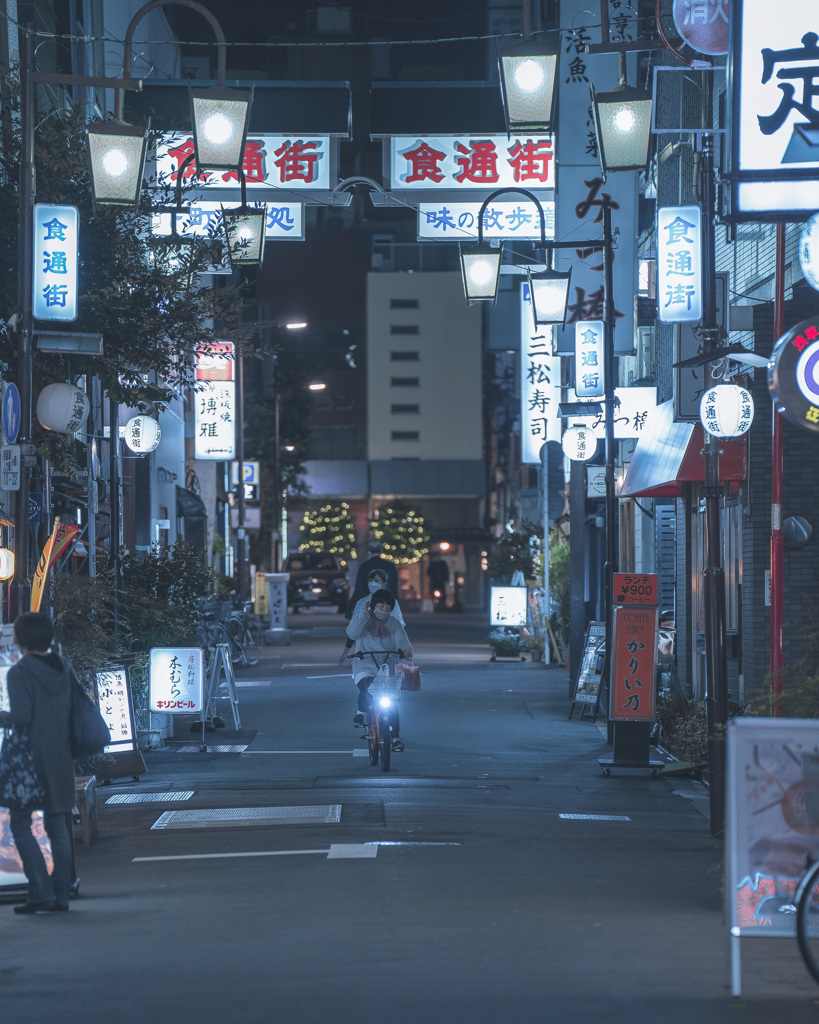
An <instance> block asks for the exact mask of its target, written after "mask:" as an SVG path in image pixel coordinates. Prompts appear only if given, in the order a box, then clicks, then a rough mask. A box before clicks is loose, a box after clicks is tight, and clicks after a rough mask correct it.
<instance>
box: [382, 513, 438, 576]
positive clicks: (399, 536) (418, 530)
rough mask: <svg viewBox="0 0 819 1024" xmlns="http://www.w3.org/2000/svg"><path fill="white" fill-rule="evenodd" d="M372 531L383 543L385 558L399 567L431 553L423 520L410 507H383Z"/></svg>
mask: <svg viewBox="0 0 819 1024" xmlns="http://www.w3.org/2000/svg"><path fill="white" fill-rule="evenodd" d="M370 532H371V533H372V535H373V537H374V538H375V540H377V541H380V542H381V544H382V546H383V548H384V555H385V557H387V558H390V559H392V561H393V562H396V563H398V564H399V565H410V564H412V563H413V562H418V561H420V559H421V558H423V556H424V555H425V554H426V553H427V552H428V551H429V533H428V532H427V529H426V526H425V525H424V517H423V516H422V515H421V514H420V513H418V512H416V511H415V509H413V508H410V507H409V506H408V505H403V504H399V503H398V502H396V503H394V504H392V505H382V506H381V507H380V508H378V509H377V510H376V518H375V519H374V520H373V523H372V526H371V528H370Z"/></svg>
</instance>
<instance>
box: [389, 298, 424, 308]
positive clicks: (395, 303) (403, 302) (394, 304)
mask: <svg viewBox="0 0 819 1024" xmlns="http://www.w3.org/2000/svg"><path fill="white" fill-rule="evenodd" d="M390 309H418V299H390Z"/></svg>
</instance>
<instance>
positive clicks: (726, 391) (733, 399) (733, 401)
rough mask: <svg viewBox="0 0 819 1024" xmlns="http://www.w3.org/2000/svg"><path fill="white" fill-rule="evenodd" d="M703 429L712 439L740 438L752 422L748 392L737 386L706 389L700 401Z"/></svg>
mask: <svg viewBox="0 0 819 1024" xmlns="http://www.w3.org/2000/svg"><path fill="white" fill-rule="evenodd" d="M700 420H701V421H702V425H703V428H704V429H705V430H707V431H708V433H709V434H713V435H714V437H740V436H741V435H742V434H744V433H745V432H746V431H747V430H748V429H749V428H750V426H751V424H752V423H753V420H754V400H753V397H752V396H751V393H750V391H746V390H745V388H741V387H740V386H739V385H738V384H717V385H716V387H713V388H708V390H707V391H706V392H705V394H704V395H703V396H702V399H701V401H700Z"/></svg>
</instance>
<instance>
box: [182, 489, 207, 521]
mask: <svg viewBox="0 0 819 1024" xmlns="http://www.w3.org/2000/svg"><path fill="white" fill-rule="evenodd" d="M176 514H177V516H178V517H179V518H180V519H184V518H185V517H187V518H188V519H207V516H208V513H207V509H206V508H205V503H204V502H203V501H202V499H201V498H200V497H199V495H198V494H194V493H193V491H188V490H186V489H185V488H184V487H179V486H178V485H177V488H176Z"/></svg>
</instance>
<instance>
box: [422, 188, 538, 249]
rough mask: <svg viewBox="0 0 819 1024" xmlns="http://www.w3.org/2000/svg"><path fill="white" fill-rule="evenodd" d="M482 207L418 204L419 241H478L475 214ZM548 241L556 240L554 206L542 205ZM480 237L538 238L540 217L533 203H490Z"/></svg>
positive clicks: (476, 205) (460, 204) (526, 201)
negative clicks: (550, 239)
mask: <svg viewBox="0 0 819 1024" xmlns="http://www.w3.org/2000/svg"><path fill="white" fill-rule="evenodd" d="M482 205H483V204H482V203H478V202H475V203H419V204H418V238H419V239H435V240H436V241H446V242H462V241H466V240H470V239H477V237H478V214H479V213H480V211H481V206H482ZM540 205H541V206H542V207H543V220H544V226H545V232H546V237H547V238H554V236H555V204H554V203H551V202H541V204H540ZM483 237H484V238H485V239H487V238H525V239H529V240H532V239H534V240H537V239H539V238H540V214H539V213H538V209H537V207H536V206H535V204H534V203H533V202H531V201H530V200H527V199H526V197H525V196H523V197H521V200H520V202H519V203H510V202H499V203H494V202H493V203H490V204H489V205H488V206H487V207H486V209H485V210H484V213H483Z"/></svg>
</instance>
